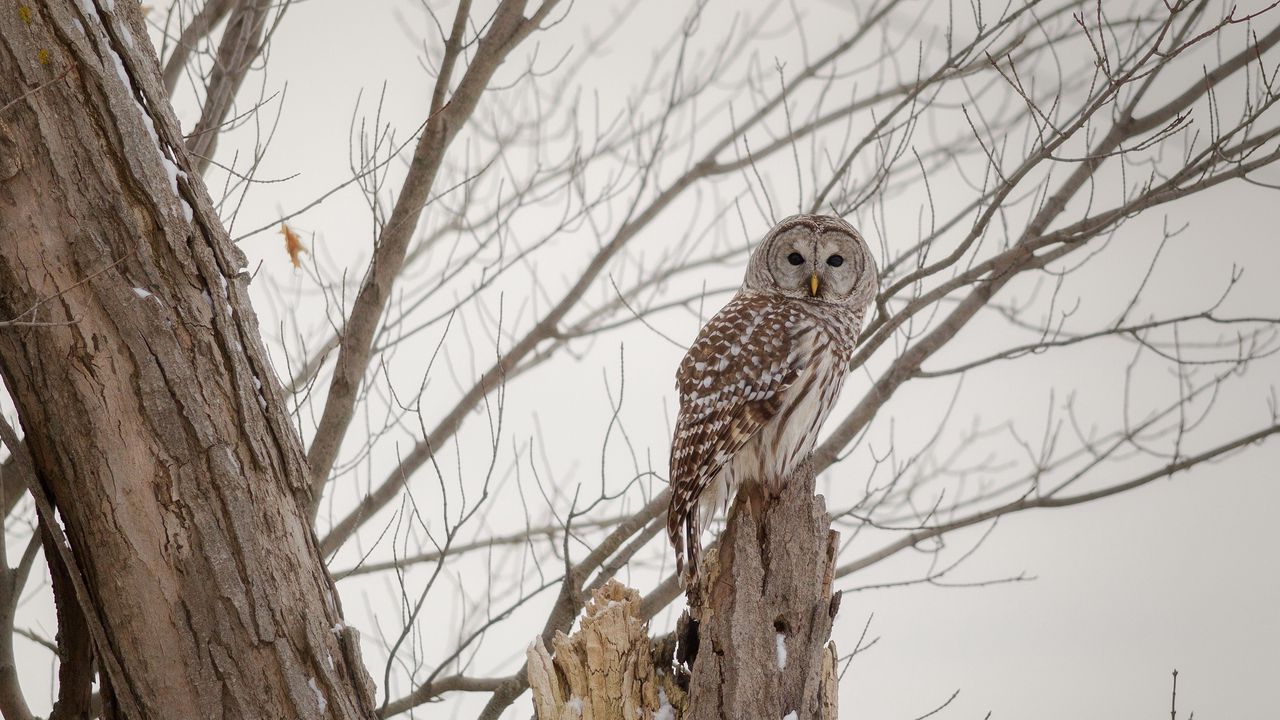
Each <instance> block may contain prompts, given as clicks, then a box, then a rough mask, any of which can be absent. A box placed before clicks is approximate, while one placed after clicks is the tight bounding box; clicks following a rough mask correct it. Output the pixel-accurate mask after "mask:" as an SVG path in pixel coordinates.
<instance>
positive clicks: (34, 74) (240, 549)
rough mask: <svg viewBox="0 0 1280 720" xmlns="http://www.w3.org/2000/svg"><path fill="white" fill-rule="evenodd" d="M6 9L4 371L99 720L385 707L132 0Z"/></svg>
mask: <svg viewBox="0 0 1280 720" xmlns="http://www.w3.org/2000/svg"><path fill="white" fill-rule="evenodd" d="M3 5H4V12H2V13H0V108H2V109H0V238H2V241H0V374H2V375H3V378H4V381H5V383H6V385H7V386H8V389H9V392H10V394H11V395H12V397H13V398H14V401H15V403H16V405H17V409H18V416H19V418H20V419H21V422H22V426H23V428H24V429H25V435H26V445H27V446H28V447H29V449H30V455H31V465H32V467H33V470H34V472H33V473H32V475H33V476H34V478H35V481H36V484H35V487H34V488H33V492H36V493H39V494H40V496H41V497H40V502H42V503H43V504H44V506H45V507H46V508H49V512H50V513H51V512H52V508H53V507H56V509H57V513H58V515H59V520H60V521H61V524H62V525H63V526H65V529H66V540H67V541H69V542H70V548H69V550H68V549H67V548H66V546H65V545H59V547H58V551H59V553H63V552H65V554H66V559H68V560H69V561H70V562H68V564H67V567H66V568H65V570H66V572H67V574H68V577H69V578H70V579H71V583H61V586H66V585H68V584H70V585H74V590H71V591H61V593H60V594H61V595H62V597H60V598H59V602H62V601H64V600H69V601H72V602H77V603H79V604H80V605H81V606H82V607H83V608H84V611H85V620H86V622H87V623H88V633H89V635H90V636H91V637H92V638H93V653H94V657H95V661H96V665H97V667H99V668H100V669H101V671H102V680H103V699H104V708H103V715H104V716H105V717H107V718H122V717H127V718H131V719H134V718H136V719H143V718H192V719H197V718H219V719H221V718H320V717H334V718H372V717H373V715H374V712H373V698H372V690H371V685H370V683H369V682H368V678H367V675H366V674H365V672H364V669H363V665H362V663H361V660H360V656H359V652H358V649H357V647H356V642H355V638H354V634H353V633H352V632H351V631H348V630H347V629H346V628H345V625H344V624H343V623H342V616H341V608H340V607H339V606H338V602H337V594H336V592H335V591H334V587H333V582H332V580H331V579H330V578H329V576H328V573H327V572H326V570H325V568H324V564H323V562H322V558H321V555H320V552H319V547H318V543H317V542H316V539H315V536H314V534H313V532H312V529H311V526H310V522H309V520H308V518H307V515H306V507H307V504H308V502H309V484H308V482H307V470H306V461H305V457H304V455H303V451H302V447H301V443H300V440H299V438H298V436H297V433H296V432H295V431H294V429H293V428H292V426H291V424H290V421H289V418H288V416H287V413H286V412H285V403H284V400H283V396H282V393H281V390H280V386H279V383H278V381H277V379H276V375H275V372H274V371H273V369H272V368H271V365H270V362H269V361H268V358H267V354H266V352H265V350H264V348H263V346H262V343H261V340H260V337H259V333H258V324H257V319H256V317H255V315H254V313H253V311H252V309H251V307H250V304H249V300H248V289H247V283H248V276H247V274H245V273H244V271H243V267H244V257H243V255H242V254H241V253H240V251H239V250H238V249H237V248H236V247H235V246H234V245H233V244H232V243H231V242H230V240H229V239H228V238H227V236H226V233H225V231H224V230H223V228H222V226H221V224H220V222H219V220H218V217H217V214H216V212H215V211H214V208H213V205H212V203H211V202H210V199H209V195H208V192H207V190H206V188H205V187H204V184H203V182H202V181H201V180H200V178H199V176H198V175H197V174H195V173H188V172H187V171H188V170H189V169H190V168H192V167H193V161H192V158H191V157H190V156H189V155H188V154H187V151H186V149H185V143H184V141H183V138H182V135H181V133H180V132H179V130H178V125H177V122H176V121H175V119H174V117H173V113H172V111H171V110H170V108H169V105H168V100H167V96H166V94H165V92H164V88H163V85H162V82H161V78H160V72H159V68H158V67H157V60H156V58H155V56H154V54H153V51H152V50H151V45H150V43H149V42H148V40H147V37H146V29H145V27H144V26H143V23H142V19H141V16H140V15H139V11H138V5H137V4H136V3H124V2H117V3H105V2H100V3H94V2H93V1H92V0H89V1H88V2H85V1H83V0H80V1H79V2H77V1H76V0H50V2H41V3H29V4H27V5H25V6H23V8H22V12H19V11H18V8H17V6H16V5H15V4H3ZM46 501H47V502H46ZM46 514H48V513H46ZM45 519H46V521H48V522H49V523H50V524H51V525H52V523H53V522H55V521H53V519H52V518H47V517H46V518H45ZM58 535H59V540H60V541H62V540H61V533H60V532H59V533H58ZM63 542H65V541H63ZM59 589H60V584H58V583H55V590H56V591H58V590H59ZM68 592H69V593H72V594H73V595H74V597H71V598H68V597H65V595H66V594H68Z"/></svg>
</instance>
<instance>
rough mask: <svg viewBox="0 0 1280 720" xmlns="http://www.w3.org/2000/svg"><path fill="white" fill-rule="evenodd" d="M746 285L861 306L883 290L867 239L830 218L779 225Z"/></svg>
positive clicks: (757, 252)
mask: <svg viewBox="0 0 1280 720" xmlns="http://www.w3.org/2000/svg"><path fill="white" fill-rule="evenodd" d="M746 285H747V287H748V288H750V289H752V290H758V291H765V292H771V293H776V294H779V295H783V296H786V297H791V298H797V299H803V300H809V301H814V302H821V303H833V304H838V305H846V304H847V305H855V306H858V307H861V306H863V305H866V304H867V303H868V302H870V301H871V298H873V297H874V296H875V293H876V289H877V287H878V285H879V278H878V276H877V272H876V265H875V260H874V259H873V258H872V257H871V249H870V248H868V247H867V243H866V241H865V240H863V239H862V235H860V234H859V233H858V231H857V230H855V229H853V226H852V225H850V224H849V223H847V222H845V221H844V220H841V219H840V218H836V217H831V216H827V215H793V216H791V217H789V218H787V219H785V220H783V221H782V222H780V223H778V224H777V225H776V226H774V228H773V230H771V231H770V232H769V234H768V235H767V236H766V237H765V239H764V241H763V242H762V243H760V246H759V247H758V248H756V250H755V252H754V253H752V255H751V261H750V263H749V265H748V266H747V279H746Z"/></svg>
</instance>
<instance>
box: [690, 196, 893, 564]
mask: <svg viewBox="0 0 1280 720" xmlns="http://www.w3.org/2000/svg"><path fill="white" fill-rule="evenodd" d="M877 286H878V276H877V272H876V267H875V262H874V260H873V258H872V256H871V251H870V249H869V248H868V247H867V244H866V242H865V241H864V240H863V239H862V236H861V235H860V234H859V233H858V231H857V230H855V229H854V228H853V227H852V226H850V225H849V224H848V223H846V222H845V221H843V220H841V219H839V218H835V217H828V216H821V215H796V216H792V217H789V218H787V219H785V220H783V221H782V222H780V223H778V225H776V226H775V227H774V228H773V229H772V230H770V231H769V234H768V235H766V236H765V238H764V240H763V241H762V242H761V243H760V245H759V247H757V248H756V250H755V251H754V252H753V253H752V256H751V260H750V262H749V263H748V267H747V275H746V280H745V281H744V283H743V287H742V289H741V290H739V291H738V293H737V294H736V295H735V296H734V297H733V299H732V300H730V301H729V303H728V304H727V305H725V306H724V307H723V308H722V309H721V310H720V312H718V313H716V315H715V316H714V317H712V318H711V320H709V321H708V322H707V324H706V325H704V326H703V328H702V331H701V332H700V333H699V334H698V337H697V339H696V340H695V341H694V343H693V346H692V347H690V348H689V352H688V353H687V354H686V355H685V357H684V360H683V361H681V363H680V368H679V370H678V371H677V372H676V390H677V391H678V394H679V399H680V413H679V416H678V418H677V420H676V430H675V437H674V438H673V439H672V443H671V487H672V497H671V504H670V506H669V507H668V509H667V534H668V535H669V536H670V539H671V543H672V545H674V546H675V550H676V563H677V567H679V568H680V573H681V577H682V579H683V580H684V582H685V585H686V587H692V585H693V584H695V583H696V581H697V572H698V555H699V550H700V548H701V528H702V526H703V523H704V522H705V521H706V520H707V519H708V518H709V516H710V514H711V513H712V512H713V511H714V510H715V508H716V507H718V506H720V505H722V504H723V505H727V504H728V503H729V501H730V500H732V498H733V496H734V493H735V492H736V491H737V489H738V488H739V487H741V486H742V484H743V483H745V482H757V483H760V484H761V485H762V486H763V487H764V488H766V489H768V490H771V491H776V490H777V489H778V485H779V484H780V483H782V482H783V481H784V480H785V479H786V478H787V477H788V476H790V474H791V472H792V471H793V470H795V468H796V466H798V465H799V464H800V463H801V462H803V461H804V459H805V458H806V457H808V455H809V454H810V453H811V452H812V451H813V446H814V442H815V441H816V439H817V436H818V430H819V428H821V426H822V423H823V421H824V420H826V417H827V415H828V414H829V413H830V412H831V408H832V406H833V405H834V404H835V401H836V398H837V397H838V396H839V394H840V389H841V387H842V386H843V384H844V379H845V376H846V374H847V372H848V366H849V361H850V359H851V358H852V357H853V350H854V345H855V343H856V341H857V337H858V330H859V328H860V326H861V324H862V317H863V313H864V311H865V308H866V307H867V304H868V303H869V302H870V301H871V299H872V298H873V297H874V296H875V293H876V289H877ZM686 550H687V552H688V555H689V562H688V564H687V567H686V565H685V562H684V561H685V552H686Z"/></svg>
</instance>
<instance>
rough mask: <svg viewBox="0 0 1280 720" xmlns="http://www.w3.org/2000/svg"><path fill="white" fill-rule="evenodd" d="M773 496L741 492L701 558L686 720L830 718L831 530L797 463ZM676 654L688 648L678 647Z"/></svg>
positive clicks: (835, 602) (805, 469)
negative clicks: (702, 588)
mask: <svg viewBox="0 0 1280 720" xmlns="http://www.w3.org/2000/svg"><path fill="white" fill-rule="evenodd" d="M783 488H784V489H783V491H782V493H781V495H780V496H778V497H761V496H760V494H759V493H758V492H756V490H758V488H744V489H743V490H742V491H740V492H739V493H738V498H737V500H736V501H735V502H734V504H733V507H732V508H731V509H730V511H729V521H728V524H727V526H726V527H725V530H724V532H723V533H722V534H721V535H720V540H719V545H718V547H717V548H715V549H713V550H712V551H709V552H708V553H707V555H706V557H705V558H704V566H703V570H702V572H703V575H704V577H705V578H706V582H705V588H706V589H705V592H703V593H701V594H700V597H696V598H695V599H694V610H695V611H696V612H695V613H694V615H695V616H696V617H697V618H698V622H697V623H696V626H694V627H689V625H690V623H688V621H687V618H686V621H685V622H683V623H682V625H684V626H685V628H686V630H685V632H684V633H682V642H684V643H687V642H688V640H689V639H691V638H692V635H693V634H694V633H696V643H697V646H696V651H695V652H694V654H693V662H692V667H691V677H690V680H689V707H688V711H687V712H686V713H685V715H683V717H684V718H686V719H687V720H719V719H721V718H734V719H736V720H754V719H756V718H759V719H760V720H778V718H784V717H789V716H790V714H791V713H795V715H794V718H793V720H834V718H835V717H836V704H835V698H836V676H835V657H836V654H835V645H834V643H830V642H829V641H828V640H829V638H830V636H831V624H832V621H833V620H834V618H835V615H836V612H837V610H838V609H839V606H840V595H839V594H835V595H832V592H831V577H832V571H833V568H834V563H835V555H836V548H837V540H838V537H839V536H838V534H837V533H835V532H834V531H832V530H831V520H830V518H829V517H828V516H827V512H826V502H825V500H824V499H823V498H822V497H821V496H815V495H814V470H813V465H812V463H809V462H806V463H805V464H804V465H803V466H802V467H800V468H799V469H798V470H797V471H796V472H795V473H794V475H793V477H791V478H790V479H788V481H787V482H786V483H784V484H783ZM682 651H683V652H685V653H688V652H689V651H688V650H686V649H684V648H682Z"/></svg>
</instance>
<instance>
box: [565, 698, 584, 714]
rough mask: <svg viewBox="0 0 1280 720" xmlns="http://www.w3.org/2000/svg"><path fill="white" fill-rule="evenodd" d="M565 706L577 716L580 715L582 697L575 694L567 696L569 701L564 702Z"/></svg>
mask: <svg viewBox="0 0 1280 720" xmlns="http://www.w3.org/2000/svg"><path fill="white" fill-rule="evenodd" d="M565 707H567V708H569V709H570V710H572V711H573V712H574V714H575V715H577V717H582V698H580V697H578V696H577V695H575V696H573V697H571V698H569V702H567V703H565Z"/></svg>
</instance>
